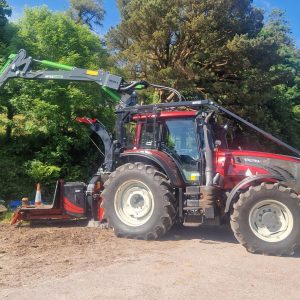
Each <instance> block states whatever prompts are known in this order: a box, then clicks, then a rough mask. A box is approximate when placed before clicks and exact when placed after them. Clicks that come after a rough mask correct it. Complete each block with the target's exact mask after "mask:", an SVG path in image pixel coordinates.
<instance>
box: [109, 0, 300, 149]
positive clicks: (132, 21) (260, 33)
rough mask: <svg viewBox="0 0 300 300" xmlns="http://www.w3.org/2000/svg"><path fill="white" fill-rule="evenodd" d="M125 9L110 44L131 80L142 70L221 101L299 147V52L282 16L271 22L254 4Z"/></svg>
mask: <svg viewBox="0 0 300 300" xmlns="http://www.w3.org/2000/svg"><path fill="white" fill-rule="evenodd" d="M118 3H119V7H120V10H121V16H122V18H121V22H120V24H118V25H117V26H116V27H115V28H113V29H111V30H110V31H109V32H108V36H107V37H108V41H109V45H110V47H111V48H112V49H113V50H114V51H115V53H117V58H118V59H119V60H120V61H122V63H123V65H124V66H125V68H126V69H127V71H128V73H129V74H132V73H135V68H136V66H138V67H139V68H138V69H139V74H138V75H139V76H140V77H144V78H147V79H149V80H150V81H155V82H164V83H166V84H170V85H172V86H174V87H176V88H178V89H180V90H182V91H183V92H184V93H185V95H186V96H187V97H189V96H190V97H197V98H211V99H214V100H216V101H218V102H220V103H222V104H224V105H225V106H230V108H231V109H232V110H234V111H236V112H237V113H239V114H240V115H242V116H243V117H246V118H249V119H250V120H251V121H252V122H254V123H256V124H258V125H260V126H262V127H263V128H265V129H266V130H269V131H271V132H273V133H274V134H277V135H279V136H280V137H281V138H283V139H285V140H286V141H288V142H290V143H292V144H294V145H298V146H300V140H299V138H298V132H299V123H298V122H295V112H298V109H299V108H298V107H299V106H296V107H295V105H298V102H299V100H300V99H299V95H298V94H297V93H298V91H299V86H298V84H299V81H298V79H297V78H298V76H299V61H298V58H297V57H299V50H298V49H296V48H295V46H294V45H293V42H292V39H291V36H290V31H289V28H288V26H287V24H286V22H285V20H284V19H283V15H282V13H281V12H279V11H274V12H273V13H272V15H271V16H270V18H269V20H268V21H267V22H266V23H265V22H264V15H263V11H262V10H260V9H258V8H256V7H255V6H253V4H252V1H251V0H226V1H225V0H218V1H215V0H208V1H198V0H175V1H163V0H148V1H143V2H141V1H138V0H128V1H121V0H120V1H119V2H118ZM292 57H293V58H292ZM296 74H298V75H296ZM288 90H289V92H288V95H287V94H286V93H287V91H288ZM296 91H297V92H296ZM275 115H276V118H275V119H274V116H275ZM286 126H288V127H289V128H293V129H295V130H293V133H290V134H289V135H286Z"/></svg>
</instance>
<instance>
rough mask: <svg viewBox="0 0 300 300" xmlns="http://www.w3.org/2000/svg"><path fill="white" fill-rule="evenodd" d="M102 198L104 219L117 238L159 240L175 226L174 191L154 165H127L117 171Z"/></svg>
mask: <svg viewBox="0 0 300 300" xmlns="http://www.w3.org/2000/svg"><path fill="white" fill-rule="evenodd" d="M102 196H103V207H104V211H105V218H106V219H107V220H108V224H109V226H110V227H112V228H113V229H114V232H115V234H116V235H117V236H120V237H128V238H137V239H146V240H149V239H157V238H159V237H160V236H162V235H163V234H165V233H166V232H167V231H168V230H169V229H170V228H171V226H172V225H173V220H174V218H175V214H176V212H175V199H174V196H173V192H172V188H171V186H170V184H169V181H168V180H167V178H166V176H165V175H164V174H163V173H161V172H159V171H158V170H157V169H156V168H154V167H153V166H148V165H144V164H142V163H135V164H132V163H128V164H125V165H123V166H121V167H119V168H117V169H116V171H115V172H113V173H112V174H111V175H110V177H109V179H108V180H107V181H106V183H105V188H104V192H103V194H102Z"/></svg>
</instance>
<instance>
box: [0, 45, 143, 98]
mask: <svg viewBox="0 0 300 300" xmlns="http://www.w3.org/2000/svg"><path fill="white" fill-rule="evenodd" d="M34 63H38V64H40V65H42V66H43V67H46V68H49V67H50V68H52V69H56V70H48V69H45V70H33V69H32V66H33V64H34ZM13 78H24V79H36V80H67V81H84V82H95V83H96V84H98V85H100V86H101V88H102V89H103V90H104V91H105V92H106V93H107V94H108V95H109V96H110V97H111V98H113V99H114V100H115V101H116V102H117V103H120V102H125V101H126V100H128V98H130V94H131V92H132V91H133V90H134V88H140V89H142V88H146V87H147V83H146V82H145V81H141V82H137V81H136V82H130V83H127V82H126V81H125V80H124V79H123V78H122V77H121V76H117V75H114V74H110V73H109V72H106V71H104V70H101V69H100V70H97V71H95V70H89V69H81V68H77V67H72V66H68V65H64V64H60V63H56V62H51V61H48V60H36V59H33V58H32V57H30V56H27V53H26V51H25V50H24V49H21V50H20V51H19V52H18V54H11V55H10V56H9V57H8V60H7V61H6V63H5V64H4V65H3V67H2V68H1V69H0V89H1V88H2V87H3V86H4V85H5V84H6V83H7V81H9V80H10V79H13ZM138 86H139V87H138Z"/></svg>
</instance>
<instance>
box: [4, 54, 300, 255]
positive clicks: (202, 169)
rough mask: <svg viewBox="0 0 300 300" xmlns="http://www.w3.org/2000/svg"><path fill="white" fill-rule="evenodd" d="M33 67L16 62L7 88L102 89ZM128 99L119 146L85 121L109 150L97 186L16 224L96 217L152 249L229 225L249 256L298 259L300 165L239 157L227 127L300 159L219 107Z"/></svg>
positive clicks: (250, 154) (273, 157)
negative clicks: (247, 131)
mask: <svg viewBox="0 0 300 300" xmlns="http://www.w3.org/2000/svg"><path fill="white" fill-rule="evenodd" d="M23 56H24V55H23ZM13 59H14V60H16V58H15V57H14V58H13ZM24 59H25V56H24V57H23V60H24ZM21 62H22V61H21ZM47 63H48V65H49V66H52V67H53V66H54V67H59V66H58V65H57V64H56V65H54V63H52V65H50V62H47ZM29 65H30V64H25V63H18V64H16V61H15V63H14V62H10V63H9V64H8V65H7V66H8V67H6V69H5V70H6V71H4V73H2V79H1V74H0V86H1V80H2V83H4V82H5V81H6V80H7V78H13V77H23V78H28V79H36V78H38V79H67V80H85V81H93V80H92V79H90V78H92V76H95V75H91V74H92V72H89V73H88V72H83V71H82V70H83V69H76V70H75V69H72V70H68V71H39V73H34V71H27V69H26V70H24V68H27V67H28V66H29ZM59 68H62V67H59ZM79 70H81V71H80V72H81V73H80V72H79ZM36 72H37V71H36ZM47 72H48V73H47ZM49 72H50V73H49ZM51 72H52V73H51ZM59 72H63V74H62V73H59ZM70 72H71V73H70ZM72 72H73V73H72ZM74 73H75V74H77V75H76V76H75V75H74ZM79 73H80V74H81V75H80V76H78V74H79ZM3 74H4V75H3ZM36 74H39V75H36ZM58 74H60V75H61V76H64V77H59V76H58ZM83 74H87V75H88V76H87V77H84V75H83ZM67 75H68V76H69V77H68V76H67ZM71 75H72V76H71ZM105 76H114V75H107V74H106V75H105ZM78 78H80V79H78ZM110 79H111V80H112V81H113V82H112V83H111V84H110V83H109V82H110ZM94 81H95V82H97V83H98V84H100V85H102V86H106V87H108V88H109V89H110V90H109V91H110V93H111V92H112V90H115V91H117V92H120V93H124V92H125V91H126V93H128V95H130V94H132V92H133V91H134V89H135V88H136V87H137V86H138V85H139V86H142V87H143V88H145V87H147V86H149V84H148V83H146V82H131V83H126V82H124V81H123V80H122V79H119V77H117V76H114V77H113V78H106V81H105V80H101V81H99V80H98V79H97V80H94ZM99 82H100V83H99ZM160 88H164V87H160ZM170 90H171V91H173V92H175V93H176V94H177V95H178V97H179V98H180V97H181V96H180V94H179V93H178V92H177V91H174V90H173V89H170ZM125 98H126V99H125ZM125 98H123V100H124V99H125V100H124V101H123V100H122V102H121V105H119V106H118V108H117V109H116V128H115V130H116V132H115V137H114V138H112V136H111V135H110V134H109V133H108V132H107V130H106V129H105V127H104V126H103V124H101V123H100V122H99V121H98V120H96V119H88V118H78V121H80V122H83V123H87V124H90V126H91V129H92V130H93V131H94V132H96V133H97V134H98V135H99V136H100V138H101V139H102V141H103V144H104V149H105V160H104V163H103V165H102V166H101V167H100V168H99V170H98V173H97V174H96V175H95V176H94V177H93V178H92V180H91V181H90V182H89V184H88V185H87V186H86V185H85V184H83V183H67V184H63V183H62V182H61V184H60V189H58V190H59V192H58V193H56V197H55V201H54V204H53V206H51V207H45V208H41V207H33V208H32V207H31V208H26V207H24V208H20V209H19V211H18V213H17V214H16V215H15V220H17V219H23V220H32V219H51V218H53V219H54V218H73V217H89V218H91V219H93V220H100V221H103V220H107V222H108V224H109V226H110V227H112V228H113V229H114V232H115V234H116V235H117V236H120V237H127V238H135V239H146V240H150V239H157V238H160V237H161V236H163V235H164V234H165V233H166V232H167V231H168V230H169V229H170V228H171V227H172V225H173V224H174V223H180V224H183V225H186V224H193V225H200V224H210V225H220V224H221V222H222V221H223V220H226V218H228V217H229V218H230V224H231V228H232V230H233V232H234V235H235V237H236V238H237V240H238V241H239V242H240V243H241V244H242V245H243V246H245V247H246V249H247V250H248V251H250V252H253V253H263V254H269V255H286V254H292V253H293V251H294V249H295V248H296V247H297V246H298V245H299V244H300V198H299V196H298V193H299V191H300V185H299V183H300V181H299V176H300V164H299V163H300V159H299V158H296V157H292V156H285V155H278V154H272V153H267V152H257V151H248V150H241V149H236V150H232V149H231V147H230V146H229V145H228V142H229V139H228V137H227V135H228V131H229V127H230V126H228V123H227V122H224V120H225V119H226V118H228V119H231V120H236V121H238V122H240V123H242V124H244V125H245V126H248V127H250V128H251V129H252V130H254V131H256V132H258V133H259V134H261V135H262V136H264V138H266V139H269V140H270V141H273V142H275V143H277V144H279V145H280V146H282V147H285V148H286V149H287V150H288V151H291V152H294V153H295V154H297V155H298V156H299V155H300V151H298V150H296V149H294V148H293V147H291V146H289V145H287V144H285V143H283V142H282V141H280V140H278V139H277V138H275V137H273V136H271V135H270V134H268V133H266V132H264V131H263V130H261V129H259V128H257V127H256V126H254V125H253V124H251V123H249V122H247V121H246V120H244V119H242V118H241V117H239V116H237V115H235V114H234V113H232V112H230V111H228V110H227V109H225V108H223V107H221V106H219V105H218V104H216V103H214V102H212V101H210V100H199V101H178V102H173V103H160V104H153V105H138V104H137V103H136V102H135V97H125ZM179 100H181V99H179ZM54 210H55V211H54Z"/></svg>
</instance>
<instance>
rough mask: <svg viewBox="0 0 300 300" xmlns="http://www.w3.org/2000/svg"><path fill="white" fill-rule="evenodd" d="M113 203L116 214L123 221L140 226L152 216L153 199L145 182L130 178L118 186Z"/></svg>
mask: <svg viewBox="0 0 300 300" xmlns="http://www.w3.org/2000/svg"><path fill="white" fill-rule="evenodd" d="M114 205H115V211H116V213H117V216H118V217H119V219H120V220H121V221H122V222H123V223H125V224H126V225H129V226H141V225H143V224H145V223H146V222H147V221H148V220H149V219H150V217H151V216H152V213H153V209H154V199H153V195H152V193H151V190H150V189H149V187H148V186H147V185H146V184H144V183H143V182H141V181H138V180H130V181H127V182H125V183H123V184H122V185H121V186H120V187H119V188H118V190H117V192H116V196H115V201H114Z"/></svg>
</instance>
